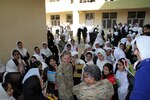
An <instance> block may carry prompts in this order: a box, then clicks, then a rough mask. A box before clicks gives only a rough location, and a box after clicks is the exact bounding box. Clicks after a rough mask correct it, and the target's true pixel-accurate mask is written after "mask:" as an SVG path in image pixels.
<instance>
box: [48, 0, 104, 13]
mask: <svg viewBox="0 0 150 100" xmlns="http://www.w3.org/2000/svg"><path fill="white" fill-rule="evenodd" d="M104 3H105V0H59V1H57V0H56V2H50V1H49V0H46V13H49V12H51V13H53V12H69V11H73V10H75V9H76V10H78V11H84V10H98V9H99V8H100V7H101V6H102V5H103V4H104Z"/></svg>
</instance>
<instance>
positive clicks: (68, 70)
mask: <svg viewBox="0 0 150 100" xmlns="http://www.w3.org/2000/svg"><path fill="white" fill-rule="evenodd" d="M70 60H71V54H70V52H68V51H67V52H65V53H64V54H63V62H62V63H61V64H60V65H59V66H58V68H57V71H56V72H57V74H56V82H57V84H58V94H59V99H60V100H74V96H73V93H72V88H73V74H72V72H73V69H72V65H71V64H70Z"/></svg>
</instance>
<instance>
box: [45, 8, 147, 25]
mask: <svg viewBox="0 0 150 100" xmlns="http://www.w3.org/2000/svg"><path fill="white" fill-rule="evenodd" d="M129 11H146V16H145V22H144V24H146V23H148V22H149V23H150V19H149V18H150V9H148V8H147V9H122V10H121V9H120V10H96V11H79V23H80V24H81V25H82V24H85V14H86V13H87V12H94V13H95V21H94V22H95V23H94V26H97V25H102V13H104V12H105V13H106V12H117V23H120V22H121V23H127V19H128V12H129ZM54 14H57V13H51V14H47V24H49V21H50V15H54ZM66 14H67V12H63V13H60V17H61V23H65V22H66Z"/></svg>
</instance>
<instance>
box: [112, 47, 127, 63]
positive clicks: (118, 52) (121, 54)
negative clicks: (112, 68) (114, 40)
mask: <svg viewBox="0 0 150 100" xmlns="http://www.w3.org/2000/svg"><path fill="white" fill-rule="evenodd" d="M114 57H115V59H116V61H118V60H119V59H121V58H126V56H125V53H124V52H123V50H122V49H120V48H115V50H114Z"/></svg>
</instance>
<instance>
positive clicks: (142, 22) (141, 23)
mask: <svg viewBox="0 0 150 100" xmlns="http://www.w3.org/2000/svg"><path fill="white" fill-rule="evenodd" d="M143 24H144V19H140V21H139V26H141V27H142V26H143Z"/></svg>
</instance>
